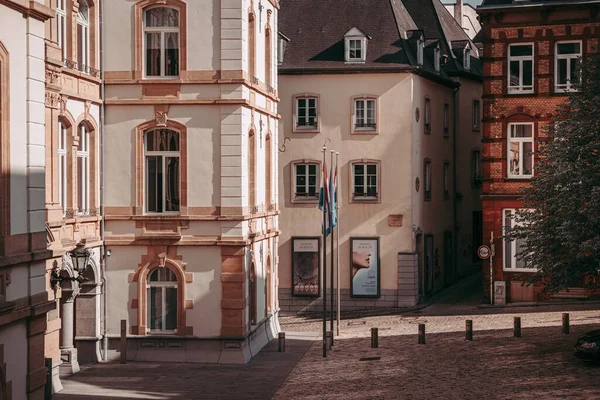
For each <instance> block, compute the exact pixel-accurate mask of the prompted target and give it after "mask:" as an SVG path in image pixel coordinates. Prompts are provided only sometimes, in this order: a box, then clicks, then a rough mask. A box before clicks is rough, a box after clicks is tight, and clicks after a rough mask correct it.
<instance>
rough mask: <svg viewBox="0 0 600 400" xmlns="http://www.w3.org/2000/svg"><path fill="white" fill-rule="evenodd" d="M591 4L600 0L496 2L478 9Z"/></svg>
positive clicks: (492, 9)
mask: <svg viewBox="0 0 600 400" xmlns="http://www.w3.org/2000/svg"><path fill="white" fill-rule="evenodd" d="M591 4H600V0H588V1H585V0H579V1H568V0H567V1H565V0H563V1H557V2H543V3H524V4H504V5H499V4H494V5H489V6H484V5H480V6H477V8H476V11H477V12H478V13H479V12H480V11H494V10H507V9H508V10H509V9H523V8H528V7H554V6H578V5H582V6H587V5H591Z"/></svg>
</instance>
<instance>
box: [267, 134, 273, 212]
mask: <svg viewBox="0 0 600 400" xmlns="http://www.w3.org/2000/svg"><path fill="white" fill-rule="evenodd" d="M271 152H272V150H271V135H270V134H269V135H267V138H266V139H265V203H266V204H267V207H269V205H270V204H271V203H272V202H273V199H272V198H271V197H272V195H271V169H272V168H273V166H272V165H271Z"/></svg>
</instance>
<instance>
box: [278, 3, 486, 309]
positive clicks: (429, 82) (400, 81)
mask: <svg viewBox="0 0 600 400" xmlns="http://www.w3.org/2000/svg"><path fill="white" fill-rule="evenodd" d="M307 14H310V15H311V16H313V17H314V19H311V20H310V22H308V21H307V20H306V19H304V18H303V16H304V15H307ZM425 27H428V28H427V29H426V28H425ZM431 27H438V28H437V29H433V28H431ZM279 49H280V51H279V55H280V59H279V63H280V65H279V74H280V86H279V87H280V92H279V93H280V98H281V103H280V110H281V111H280V113H281V115H282V120H281V121H280V125H279V135H280V142H282V143H284V144H285V146H282V150H283V151H282V152H281V153H280V155H279V157H280V162H279V168H280V180H279V202H280V205H281V218H280V226H281V230H282V236H281V238H280V247H279V254H280V263H279V274H280V288H279V298H280V304H281V309H282V311H293V312H312V311H319V310H321V307H322V303H321V298H320V297H319V286H320V284H321V281H320V279H319V274H318V273H316V269H317V268H322V265H321V261H320V260H321V258H322V253H319V248H318V245H319V242H318V241H317V240H319V236H320V234H321V220H322V214H321V213H320V212H319V210H318V209H317V203H318V193H319V183H320V180H321V167H322V164H321V163H322V150H321V149H322V147H323V146H324V145H326V146H327V147H328V149H334V150H335V151H336V152H339V153H340V154H339V166H338V168H339V170H338V175H339V176H338V182H339V183H338V185H339V187H338V201H339V208H340V210H339V219H340V222H339V227H338V229H337V231H336V235H339V243H340V249H339V266H340V270H339V274H340V281H341V286H340V287H341V301H340V306H341V309H342V311H343V310H354V309H366V308H383V307H408V306H413V305H415V304H417V303H418V302H420V301H422V299H424V298H426V297H428V296H430V295H431V294H432V293H434V292H435V291H437V290H440V289H441V288H443V287H444V286H446V285H449V284H451V283H453V282H454V281H455V280H456V279H457V278H458V277H459V276H460V275H462V274H464V273H466V272H467V270H470V267H471V266H472V265H473V253H472V250H473V247H474V244H473V241H474V240H476V239H475V238H474V235H477V234H478V233H477V230H479V231H480V228H474V227H473V222H472V219H473V214H472V213H473V212H476V211H478V210H480V209H481V208H480V204H479V201H478V195H479V192H478V185H479V156H478V154H479V150H478V149H479V147H478V145H479V140H480V134H479V131H478V126H479V119H480V117H479V115H480V112H479V107H480V99H481V70H480V63H479V57H478V53H477V49H476V48H475V46H474V44H473V43H472V42H471V41H470V40H469V38H468V36H467V35H466V34H465V32H464V31H463V30H462V29H461V27H460V26H459V25H458V24H457V23H456V21H454V19H453V18H452V16H451V15H450V14H449V13H448V12H447V10H446V8H445V7H444V6H443V5H442V4H441V3H440V2H439V0H431V1H426V2H423V1H418V2H417V1H403V2H402V4H399V2H395V1H389V0H379V1H371V2H369V3H368V4H364V2H361V1H358V0H356V1H354V0H352V1H346V2H343V3H340V4H337V3H333V2H328V3H327V4H323V3H322V2H319V1H316V0H314V1H304V2H285V3H282V5H281V13H280V36H279ZM474 110H475V111H474ZM328 153H329V150H328ZM326 163H327V165H328V167H327V168H328V169H329V168H330V155H329V154H327V156H326ZM475 219H476V218H475ZM474 231H475V232H474ZM479 235H480V233H479ZM329 242H330V239H329V238H328V239H327V250H326V251H327V256H326V258H327V260H328V261H327V264H328V267H327V270H328V272H327V279H328V280H329V276H330V272H329V271H330V266H331V264H330V261H329V260H330V243H329ZM463 243H464V245H463ZM321 244H322V243H321ZM365 249H367V250H365ZM320 251H323V250H322V249H321V250H320ZM365 251H366V252H367V253H369V255H367V256H364V254H365V253H364V252H365ZM311 252H312V253H314V255H313V256H306V254H307V253H311ZM361 255H363V258H365V257H366V265H361V262H360V260H357V257H360V256H361ZM308 266H309V267H310V268H309V267H308ZM313 266H314V268H315V272H313V271H312V270H311V271H308V270H310V269H311V268H312V267H313ZM307 271H308V272H307ZM328 287H331V284H330V283H328Z"/></svg>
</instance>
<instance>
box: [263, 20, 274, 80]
mask: <svg viewBox="0 0 600 400" xmlns="http://www.w3.org/2000/svg"><path fill="white" fill-rule="evenodd" d="M272 47H273V44H272V43H271V29H270V28H267V29H266V31H265V83H266V84H267V86H273V73H272V63H273V60H272V57H271V53H272Z"/></svg>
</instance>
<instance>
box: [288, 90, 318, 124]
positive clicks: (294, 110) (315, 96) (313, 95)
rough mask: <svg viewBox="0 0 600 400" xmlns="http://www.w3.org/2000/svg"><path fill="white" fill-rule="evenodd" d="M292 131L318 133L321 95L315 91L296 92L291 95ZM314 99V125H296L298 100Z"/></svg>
mask: <svg viewBox="0 0 600 400" xmlns="http://www.w3.org/2000/svg"><path fill="white" fill-rule="evenodd" d="M292 98H293V102H292V132H294V133H318V132H321V124H320V122H321V111H320V103H321V96H320V95H319V94H316V93H297V94H295V95H293V96H292ZM299 99H307V100H308V99H315V101H316V109H317V110H316V119H315V124H314V125H306V126H302V127H301V126H298V100H299Z"/></svg>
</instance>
